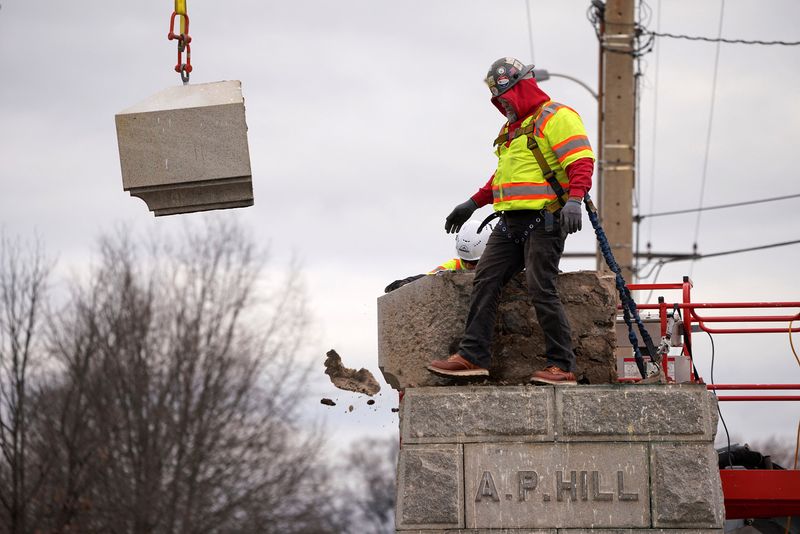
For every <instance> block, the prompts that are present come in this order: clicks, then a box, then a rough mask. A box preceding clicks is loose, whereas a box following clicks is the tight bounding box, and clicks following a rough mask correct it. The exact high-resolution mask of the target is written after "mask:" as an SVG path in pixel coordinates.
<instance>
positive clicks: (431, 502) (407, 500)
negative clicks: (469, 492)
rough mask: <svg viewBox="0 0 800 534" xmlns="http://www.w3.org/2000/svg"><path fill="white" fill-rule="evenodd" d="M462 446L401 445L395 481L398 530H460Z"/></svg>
mask: <svg viewBox="0 0 800 534" xmlns="http://www.w3.org/2000/svg"><path fill="white" fill-rule="evenodd" d="M463 467H464V464H463V449H462V445H403V448H402V449H401V450H400V459H399V462H398V468H397V470H398V478H397V510H396V516H395V523H396V527H397V529H398V530H409V529H447V528H451V529H458V528H463V527H464V479H463Z"/></svg>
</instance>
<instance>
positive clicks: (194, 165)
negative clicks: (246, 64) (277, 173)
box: [115, 81, 253, 216]
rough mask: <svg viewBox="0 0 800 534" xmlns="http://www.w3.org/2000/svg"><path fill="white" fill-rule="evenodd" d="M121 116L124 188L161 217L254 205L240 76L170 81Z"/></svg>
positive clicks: (117, 119) (119, 134)
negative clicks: (172, 83)
mask: <svg viewBox="0 0 800 534" xmlns="http://www.w3.org/2000/svg"><path fill="white" fill-rule="evenodd" d="M115 122H116V126H117V142H118V145H119V156H120V165H121V168H122V186H123V189H124V190H125V191H128V192H130V194H131V196H135V197H139V198H141V199H142V200H144V201H145V203H146V204H147V207H148V209H150V211H153V212H154V214H155V215H156V216H159V215H172V214H177V213H190V212H195V211H205V210H214V209H226V208H236V207H243V206H251V205H252V204H253V186H252V176H251V171H250V152H249V149H248V146H247V124H246V122H245V110H244V99H243V98H242V88H241V82H239V81H223V82H214V83H206V84H196V85H185V86H175V87H170V88H168V89H165V90H163V91H161V92H159V93H157V94H155V95H152V96H151V97H149V98H147V99H146V100H144V101H142V102H140V103H139V104H136V105H135V106H132V107H130V108H128V109H126V110H123V111H121V112H120V113H118V114H117V115H116V116H115Z"/></svg>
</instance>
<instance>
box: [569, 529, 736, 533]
mask: <svg viewBox="0 0 800 534" xmlns="http://www.w3.org/2000/svg"><path fill="white" fill-rule="evenodd" d="M592 532H597V530H596V529H589V528H585V529H577V528H576V529H572V528H560V529H558V534H591V533H592ZM721 532H722V529H721V528H703V529H696V528H690V529H666V528H622V529H608V530H605V529H604V530H603V531H602V534H720V533H721Z"/></svg>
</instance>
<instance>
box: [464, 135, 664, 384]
mask: <svg viewBox="0 0 800 534" xmlns="http://www.w3.org/2000/svg"><path fill="white" fill-rule="evenodd" d="M534 129H535V124H534V121H531V123H530V124H528V125H527V126H525V127H524V128H517V129H515V130H514V131H513V132H505V133H501V134H500V135H499V136H498V137H497V139H495V140H494V145H495V146H497V145H499V144H500V143H508V142H510V141H513V140H514V139H516V138H517V137H519V136H520V135H525V136H527V137H528V149H529V150H530V151H531V153H532V154H533V157H534V158H536V163H538V164H539V168H540V169H541V171H542V174H543V175H544V179H545V180H547V183H548V184H549V185H550V187H551V188H552V189H553V191H554V192H555V194H556V198H555V200H553V201H552V202H549V203H547V204H546V205H545V207H544V208H543V209H542V210H541V213H542V216H543V218H544V219H545V228H546V230H547V231H550V230H552V225H553V219H554V218H555V214H556V212H558V211H559V210H560V209H561V208H562V207H563V206H564V205H565V204H566V203H567V200H569V194H568V193H567V192H566V191H564V188H563V187H562V186H561V184H560V183H559V181H558V180H557V179H556V173H555V171H554V170H553V169H552V168H550V165H548V164H547V160H545V158H544V154H542V149H541V148H539V144H538V143H537V142H536V139H535V138H534V135H533V132H534ZM583 203H584V205H585V206H586V211H587V213H588V215H589V220H590V221H591V223H592V228H594V233H595V235H596V236H597V241H598V244H599V246H600V251H601V252H602V253H603V258H604V259H605V261H606V263H607V264H608V267H609V268H610V269H611V271H612V272H613V273H614V275H615V283H616V286H617V291H618V292H619V298H620V302H621V304H622V318H623V319H624V321H625V325H626V326H627V327H628V340H629V341H630V343H631V345H632V346H633V355H634V359H635V360H636V367H637V368H638V369H639V373H640V374H641V375H642V378H643V379H644V378H647V370H646V368H645V363H644V358H643V357H642V352H641V350H640V349H639V341H638V339H637V338H636V333H635V332H634V331H633V322H634V321H635V322H636V326H637V327H638V329H639V335H640V336H641V337H642V341H643V342H644V345H645V348H646V349H647V353H648V354H649V355H650V361H651V362H652V363H653V364H654V365H655V366H656V369H657V370H658V371H659V372H660V366H659V363H658V360H657V354H658V353H657V352H656V349H655V345H654V344H653V339H652V338H651V337H650V334H649V333H648V332H647V329H646V328H645V326H644V323H643V322H642V319H641V317H640V316H639V311H638V309H637V307H636V301H634V300H633V296H632V295H631V292H630V290H629V289H628V286H627V284H626V283H625V278H624V277H623V276H622V270H621V269H620V267H619V265H618V264H617V260H616V259H615V258H614V254H613V253H612V252H611V245H610V244H609V243H608V237H607V236H606V233H605V231H604V230H603V227H602V226H601V225H600V219H599V217H598V214H597V208H595V206H594V203H593V202H592V199H591V198H590V197H589V194H588V193H586V195H585V196H584V197H583ZM502 216H503V212H500V211H497V212H494V213H492V214H491V215H489V216H488V217H487V218H486V219H484V221H483V222H482V223H481V225H480V226H479V227H478V233H480V232H481V230H483V227H484V226H486V225H487V224H488V223H489V221H491V220H492V219H494V218H496V217H502ZM548 219H549V220H548ZM536 222H537V223H538V222H540V219H539V218H537V219H536ZM502 223H503V224H502V226H501V227H500V229H501V231H503V232H504V233H506V235H507V236H508V238H509V239H511V240H513V241H514V242H515V243H520V242H522V243H524V242H525V240H526V239H527V238H528V235H529V234H530V231H531V230H533V228H534V227H535V225H534V224H530V225H529V226H528V228H527V229H526V230H525V231H524V232H523V234H522V236H514V235H513V234H511V233H510V232H508V231H507V229H508V225H507V224H506V221H505V219H503V221H502ZM548 227H549V228H548Z"/></svg>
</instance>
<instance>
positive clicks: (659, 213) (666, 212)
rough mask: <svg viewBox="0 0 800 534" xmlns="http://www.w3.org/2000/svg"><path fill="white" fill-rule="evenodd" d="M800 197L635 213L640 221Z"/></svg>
mask: <svg viewBox="0 0 800 534" xmlns="http://www.w3.org/2000/svg"><path fill="white" fill-rule="evenodd" d="M797 197H800V193H797V194H794V195H784V196H782V197H770V198H761V199H758V200H748V201H744V202H732V203H730V204H717V205H716V206H704V207H701V208H690V209H685V210H675V211H660V212H657V213H648V214H646V215H634V217H633V218H634V221H636V222H638V221H641V220H642V219H646V218H647V217H663V216H665V215H681V214H683V213H694V212H696V211H711V210H720V209H723V208H736V207H740V206H751V205H753V204H761V203H763V202H775V201H778V200H788V199H790V198H797Z"/></svg>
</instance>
